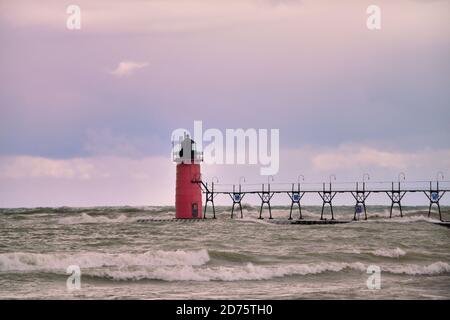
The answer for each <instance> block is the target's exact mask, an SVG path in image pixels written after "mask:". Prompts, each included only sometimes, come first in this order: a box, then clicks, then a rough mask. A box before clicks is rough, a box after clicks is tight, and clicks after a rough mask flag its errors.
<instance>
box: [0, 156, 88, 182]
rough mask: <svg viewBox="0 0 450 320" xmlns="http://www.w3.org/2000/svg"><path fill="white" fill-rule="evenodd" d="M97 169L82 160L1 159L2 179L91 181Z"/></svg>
mask: <svg viewBox="0 0 450 320" xmlns="http://www.w3.org/2000/svg"><path fill="white" fill-rule="evenodd" d="M93 175H95V167H94V166H93V165H92V164H91V163H89V162H88V161H86V160H85V159H81V158H74V159H67V160H58V159H49V158H44V157H32V156H17V157H14V156H10V157H1V158H0V179H21V178H33V179H34V178H57V179H90V178H92V177H93Z"/></svg>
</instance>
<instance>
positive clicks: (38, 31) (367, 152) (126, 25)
mask: <svg viewBox="0 0 450 320" xmlns="http://www.w3.org/2000/svg"><path fill="white" fill-rule="evenodd" d="M70 4H76V5H78V6H79V7H80V8H81V19H82V20H81V21H82V28H81V30H74V31H70V30H68V29H67V28H66V19H67V17H68V14H67V13H66V8H67V6H68V5H70ZM371 4H375V5H378V6H379V7H380V8H381V10H382V11H381V12H382V28H381V30H376V31H371V30H368V29H367V27H366V19H367V17H368V15H367V14H366V8H367V7H368V6H369V5H371ZM449 9H450V1H446V0H442V1H438V0H436V1H421V0H398V1H397V0H396V1H392V0H377V1H364V0H344V1H332V0H328V1H318V0H316V1H313V0H302V1H295V0H227V1H221V0H183V1H182V0H171V1H163V0H155V1H153V0H149V1H143V0H96V1H92V0H89V1H88V0H76V1H73V2H66V1H48V0H43V1H31V0H30V1H23V0H2V1H0V70H1V72H0V207H20V206H62V205H66V206H93V205H159V204H165V205H173V203H174V180H175V166H174V164H173V163H172V162H171V158H170V147H171V143H170V135H171V132H172V130H174V129H176V128H179V127H187V128H189V129H191V128H192V125H193V121H194V120H202V121H203V125H204V127H205V128H219V129H225V128H267V129H270V128H278V129H280V143H281V146H280V155H281V162H280V171H279V174H278V175H277V176H276V177H275V180H276V181H279V182H289V181H291V182H295V181H296V180H297V176H298V174H303V175H304V176H305V177H306V180H307V181H322V180H323V181H328V176H329V175H330V174H332V173H334V174H336V176H337V181H340V180H341V181H355V180H360V179H361V177H362V175H363V173H365V172H368V173H370V175H371V178H372V180H389V181H390V180H396V179H397V175H398V173H399V172H401V171H403V172H405V173H406V178H407V180H428V179H435V178H436V172H437V171H443V172H444V174H445V176H446V178H448V177H449V176H450V139H449V138H450V126H449V123H450V90H449V83H450V81H449V80H450V19H449V12H450V10H449ZM203 172H204V176H205V177H212V176H218V177H219V179H220V182H223V183H237V182H238V181H239V177H240V176H241V175H245V176H246V178H247V181H248V182H261V181H266V178H264V177H261V176H259V175H258V173H259V166H252V167H242V166H230V165H222V166H220V165H215V166H214V165H209V166H208V165H204V166H203ZM419 203H423V204H427V202H426V199H425V198H424V199H422V201H419Z"/></svg>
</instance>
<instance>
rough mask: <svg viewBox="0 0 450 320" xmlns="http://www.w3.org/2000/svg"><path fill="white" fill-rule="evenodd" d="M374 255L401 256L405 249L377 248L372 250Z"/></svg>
mask: <svg viewBox="0 0 450 320" xmlns="http://www.w3.org/2000/svg"><path fill="white" fill-rule="evenodd" d="M372 254H373V255H374V256H380V257H387V258H400V257H401V256H404V255H405V254H406V252H405V251H403V250H402V249H400V248H395V249H383V248H382V249H377V250H375V251H373V252H372Z"/></svg>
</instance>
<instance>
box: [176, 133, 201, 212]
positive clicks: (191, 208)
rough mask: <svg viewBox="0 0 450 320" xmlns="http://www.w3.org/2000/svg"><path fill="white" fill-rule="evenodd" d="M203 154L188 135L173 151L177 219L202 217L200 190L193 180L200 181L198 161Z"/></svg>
mask: <svg viewBox="0 0 450 320" xmlns="http://www.w3.org/2000/svg"><path fill="white" fill-rule="evenodd" d="M202 158H203V154H202V153H201V152H198V151H197V150H196V145H195V142H194V140H192V139H191V138H190V137H189V135H185V136H184V140H183V141H182V142H181V144H180V145H179V148H178V150H175V152H174V161H175V162H176V163H177V181H176V183H177V186H176V192H175V211H176V215H175V216H176V218H177V219H197V218H202V190H201V188H200V185H199V184H198V183H196V182H195V181H200V179H201V174H200V162H201V161H202V160H203V159H202Z"/></svg>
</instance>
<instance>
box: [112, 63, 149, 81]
mask: <svg viewBox="0 0 450 320" xmlns="http://www.w3.org/2000/svg"><path fill="white" fill-rule="evenodd" d="M147 66H148V63H147V62H134V61H122V62H120V63H119V64H118V65H117V67H116V68H115V69H114V70H112V71H111V72H110V73H111V74H112V75H115V76H118V77H123V76H130V75H131V74H133V73H134V72H135V71H136V70H139V69H142V68H145V67H147Z"/></svg>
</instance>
